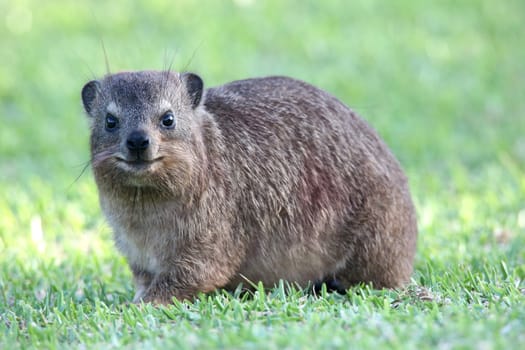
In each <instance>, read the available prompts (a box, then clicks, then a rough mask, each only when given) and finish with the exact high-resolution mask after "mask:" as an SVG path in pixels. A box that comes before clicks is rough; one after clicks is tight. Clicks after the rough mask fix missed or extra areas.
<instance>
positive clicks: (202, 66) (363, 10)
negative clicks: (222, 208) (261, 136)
mask: <svg viewBox="0 0 525 350" xmlns="http://www.w3.org/2000/svg"><path fill="white" fill-rule="evenodd" d="M175 3H176V4H175ZM242 4H245V5H242ZM0 19H1V20H0V40H1V46H2V48H1V54H0V348H1V349H16V348H24V349H26V348H38V349H42V348H68V349H69V348H81V349H85V348H100V349H108V348H139V349H142V348H148V347H152V348H213V347H221V348H264V349H267V348H268V349H272V348H273V349H277V348H279V349H280V348H297V349H299V348H350V347H351V348H372V349H374V348H397V349H409V348H413V349H415V348H417V349H424V348H439V349H456V348H460V349H463V348H471V349H506V348H520V347H523V346H525V282H524V280H525V98H524V97H525V96H524V91H525V79H524V78H525V64H524V62H525V49H524V47H523V37H524V35H525V27H524V26H523V23H525V3H524V2H523V1H521V0H507V1H489V0H486V1H485V0H465V1H461V2H457V1H451V0H444V1H439V2H438V1H435V2H416V1H408V0H406V1H395V2H394V1H386V0H385V1H379V0H375V1H374V0H371V1H368V0H367V1H364V0H363V1H351V2H350V1H278V0H274V1H264V2H263V1H246V0H244V1H240V0H237V1H222V2H219V1H217V2H211V1H210V2H206V3H205V4H203V3H202V2H193V1H189V0H188V1H177V2H170V1H161V0H151V1H148V2H146V1H144V2H138V1H137V2H124V1H111V2H106V1H90V2H87V1H86V2H82V1H45V2H43V1H36V0H26V1H0ZM101 39H103V41H104V44H105V47H106V51H107V56H108V60H109V65H110V69H111V71H118V70H131V69H148V68H154V69H162V68H165V67H167V66H169V64H170V63H171V62H173V67H174V68H176V69H178V70H184V69H188V70H192V71H194V72H197V73H199V74H200V75H201V76H202V77H203V78H204V81H205V84H207V85H217V84H221V83H224V82H227V81H230V80H234V79H239V78H245V77H251V76H261V75H270V74H285V75H290V76H293V77H296V78H300V79H303V80H306V81H309V82H311V83H313V84H315V85H317V86H319V87H321V88H323V89H325V90H328V91H330V92H331V93H333V94H334V95H336V96H338V97H339V98H340V99H341V100H343V101H345V102H346V103H347V104H349V105H350V106H352V107H353V108H355V109H356V110H357V111H359V112H360V113H361V114H362V115H363V116H364V117H365V118H366V119H367V120H369V121H370V123H371V124H372V125H374V127H375V128H376V129H377V130H378V131H379V133H380V134H381V135H382V136H383V137H384V139H385V140H386V141H387V143H388V144H389V145H390V146H391V148H392V149H393V151H394V153H395V154H396V155H397V156H398V158H399V159H400V161H401V162H402V163H403V166H404V168H405V169H406V171H407V173H408V175H409V178H410V183H411V187H412V191H413V195H414V199H415V202H416V206H417V210H418V216H419V227H420V237H419V242H418V253H417V257H416V264H415V267H416V270H415V272H414V275H413V282H412V284H411V285H410V286H409V287H408V288H407V289H406V290H400V291H374V290H370V289H368V288H367V287H362V286H361V287H356V288H353V289H351V290H350V291H349V292H348V294H347V295H337V294H322V295H321V296H315V295H311V294H308V293H305V292H304V291H301V290H298V289H295V288H293V287H291V286H288V285H286V284H283V285H282V286H280V287H278V288H275V289H272V290H269V291H268V293H265V292H263V291H262V290H258V291H257V292H255V293H254V294H253V295H251V296H250V295H239V294H238V293H234V295H229V294H226V293H223V292H217V293H216V294H213V295H209V296H202V297H201V298H200V299H198V300H197V301H195V302H194V303H186V304H180V303H177V304H174V305H173V306H171V307H162V308H154V307H152V306H149V305H143V306H135V305H129V302H130V300H131V298H132V296H133V287H132V284H131V276H130V272H129V271H128V268H127V266H126V264H125V261H124V260H123V259H122V257H121V256H120V255H119V254H118V253H117V252H116V250H115V248H114V247H113V245H112V241H111V232H110V230H109V228H108V227H107V225H106V224H105V222H104V220H103V218H102V215H101V213H100V210H99V207H98V202H97V194H96V188H95V185H94V182H93V178H92V175H91V173H90V171H86V173H85V174H84V175H83V176H81V177H80V179H79V180H78V181H75V179H76V177H77V176H78V175H79V174H80V173H81V172H82V168H83V167H84V165H85V164H86V162H87V161H88V159H89V153H88V130H87V121H86V120H85V118H84V116H83V112H82V110H81V104H80V97H79V94H80V89H81V87H82V85H83V84H84V83H85V82H86V81H88V80H89V79H91V78H93V77H94V76H100V75H103V74H104V73H105V72H106V68H105V63H104V54H103V50H102V47H101V43H100V42H101Z"/></svg>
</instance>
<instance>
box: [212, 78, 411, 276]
mask: <svg viewBox="0 0 525 350" xmlns="http://www.w3.org/2000/svg"><path fill="white" fill-rule="evenodd" d="M205 107H206V109H207V110H208V111H209V112H210V113H211V114H212V115H214V117H215V121H216V122H217V124H218V127H219V129H220V130H221V132H222V136H223V138H224V141H225V145H226V155H225V156H226V158H227V159H228V163H229V164H231V165H232V174H233V179H232V182H233V184H234V187H235V188H236V189H237V190H236V191H235V193H234V194H232V196H231V198H230V199H231V200H234V201H236V207H237V208H238V216H237V220H238V225H237V227H238V229H239V231H240V232H239V234H242V235H243V236H248V237H249V238H250V242H251V244H252V245H253V246H254V249H251V250H250V251H253V252H256V255H255V256H252V257H250V258H249V259H247V260H246V261H245V263H244V264H243V266H242V267H241V274H242V275H243V276H246V277H248V278H249V279H251V280H254V281H258V280H261V281H266V282H270V283H268V284H271V282H273V283H274V282H275V280H276V279H279V278H284V279H288V280H294V281H297V282H306V281H313V280H320V279H324V278H326V274H327V273H332V274H333V272H334V271H337V270H342V269H344V268H345V267H346V262H347V261H351V260H353V261H359V254H361V253H360V252H359V251H356V249H357V250H360V249H363V248H365V249H369V250H370V251H371V252H372V253H373V252H374V251H375V250H376V249H379V245H380V246H381V249H384V248H383V245H384V242H383V240H379V241H376V240H375V239H374V237H375V235H379V236H380V235H384V234H383V233H382V232H381V233H379V232H371V231H374V230H377V229H379V230H380V229H382V227H380V226H381V225H378V223H377V221H378V220H379V221H383V218H381V216H384V215H389V213H388V212H387V209H384V208H389V206H390V205H392V204H393V201H396V200H397V201H398V202H400V201H402V202H405V201H408V202H409V203H408V204H406V203H405V204H406V205H405V207H406V208H408V209H413V208H411V207H410V206H411V202H410V197H409V195H408V189H407V187H406V180H405V177H404V175H403V173H402V171H401V170H400V168H399V164H398V163H397V161H396V160H395V158H394V157H393V156H392V154H391V153H390V152H389V151H388V149H387V147H386V146H385V144H384V143H383V142H382V141H381V140H380V139H379V138H378V137H377V135H376V133H375V131H374V130H373V129H372V128H371V127H370V126H368V124H367V123H366V122H365V121H363V120H362V119H361V118H360V117H358V116H357V115H355V114H354V113H353V112H352V111H351V110H350V109H349V108H348V107H346V106H345V105H343V104H342V103H341V102H339V101H338V100H337V99H336V98H335V97H333V96H331V95H330V94H328V93H326V92H324V91H322V90H319V89H317V88H315V87H313V86H311V85H309V84H307V83H304V82H301V81H298V80H294V79H291V78H285V77H269V78H258V79H248V80H242V81H237V82H232V83H229V84H226V85H223V86H221V87H218V88H212V89H209V90H207V93H206V98H205ZM394 186H401V187H400V188H399V189H396V188H394ZM405 192H406V193H405ZM401 197H402V198H401ZM406 208H404V209H406ZM388 210H389V209H388ZM392 215H394V213H393V212H392ZM409 221H410V220H409ZM371 223H372V226H374V225H375V226H379V227H369V226H370V224H371ZM411 224H412V223H411V222H410V223H409V222H407V223H404V222H400V223H399V225H398V226H406V227H400V228H399V231H400V232H399V233H396V232H394V233H393V234H399V235H400V236H401V235H403V234H404V232H402V231H403V230H408V229H410V228H409V226H410V225H411ZM394 225H395V223H394ZM384 226H385V227H386V226H387V224H385V225H384ZM336 236H337V237H336ZM414 242H415V239H414ZM391 243H392V244H394V245H397V243H396V242H391ZM410 244H411V243H408V244H407V246H406V247H403V248H407V249H408V250H410V247H409V246H410ZM400 248H401V247H400ZM403 248H401V249H403ZM412 250H413V248H412ZM409 255H410V254H409ZM341 257H346V259H341ZM290 266H293V268H290ZM276 267H277V268H276ZM278 267H281V268H278ZM238 281H239V280H235V281H233V283H232V285H235V284H236V283H237V282H238ZM378 284H380V283H378ZM385 284H386V282H385Z"/></svg>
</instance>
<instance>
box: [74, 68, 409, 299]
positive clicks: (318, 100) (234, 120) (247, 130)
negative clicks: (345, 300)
mask: <svg viewBox="0 0 525 350" xmlns="http://www.w3.org/2000/svg"><path fill="white" fill-rule="evenodd" d="M201 95H202V98H201ZM82 99H83V102H84V107H85V109H86V111H87V112H88V114H89V115H90V116H91V118H90V119H91V120H92V123H91V131H92V135H91V151H92V164H93V170H94V174H95V180H96V182H97V185H98V188H99V193H100V202H101V206H102V209H103V211H104V213H105V215H106V216H107V218H108V221H109V223H110V225H111V226H112V228H113V229H114V234H115V241H116V245H117V247H118V248H119V249H120V250H121V251H122V252H123V253H124V255H125V256H126V257H127V259H128V262H129V264H130V267H131V269H132V271H133V274H134V276H135V282H136V285H137V294H136V296H135V299H134V300H135V301H141V300H142V301H145V302H157V303H170V302H171V298H172V297H176V298H178V299H191V298H193V297H194V296H195V295H196V293H198V292H209V291H212V290H215V289H217V288H228V289H232V288H235V287H236V286H237V285H238V284H239V283H241V282H245V279H248V280H250V281H253V282H258V281H262V282H263V283H264V285H266V286H272V285H274V284H275V283H277V282H278V280H279V279H284V280H288V281H291V282H297V283H299V284H300V285H306V284H307V283H309V282H315V281H323V280H330V279H334V278H335V279H336V280H337V281H339V283H340V284H341V285H342V286H343V287H344V288H347V287H349V286H350V285H352V284H355V283H358V282H371V283H372V284H373V286H374V287H379V288H381V287H398V286H401V285H403V284H405V283H406V282H408V281H409V278H410V275H411V272H412V263H413V258H414V252H415V246H416V236H417V227H416V217H415V213H414V207H413V204H412V201H411V197H410V193H409V189H408V186H407V181H406V178H405V175H404V174H403V171H402V170H401V168H400V166H399V164H398V162H397V161H396V160H395V158H394V156H393V155H392V154H391V153H390V151H389V150H388V148H387V146H386V145H385V144H384V143H383V141H381V140H380V139H379V137H378V136H377V134H376V133H375V132H374V130H373V129H372V128H371V127H370V126H368V124H367V123H366V122H365V121H363V120H362V119H361V118H359V117H358V116H357V115H356V114H355V113H354V112H352V111H351V110H350V109H349V108H348V107H346V106H345V105H343V104H342V103H341V102H339V101H338V100H337V99H336V98H334V97H332V96H331V95H329V94H327V93H326V92H323V91H321V90H319V89H317V88H315V87H313V86H311V85H308V84H306V83H304V82H301V81H297V80H294V79H290V78H285V77H268V78H260V79H248V80H243V81H237V82H232V83H229V84H226V85H223V86H220V87H216V88H210V89H207V90H202V81H201V80H200V78H198V77H197V76H195V75H193V74H177V73H170V72H153V71H145V72H131V73H119V74H115V75H109V76H106V77H105V78H104V79H102V80H100V81H93V82H90V83H88V84H86V86H85V87H84V89H83V91H82ZM108 108H109V109H110V110H109V112H111V113H112V114H113V115H115V116H116V117H117V118H119V127H118V128H117V130H115V131H111V132H108V131H107V130H105V128H104V123H105V122H104V120H105V116H106V113H107V112H108ZM166 111H172V112H173V115H174V116H175V119H176V125H175V127H174V128H173V129H170V130H166V129H163V127H161V124H160V120H161V117H162V116H163V115H164V113H165V112H166ZM136 130H142V131H144V132H145V134H146V135H147V136H148V137H149V141H150V145H149V147H148V148H147V149H146V150H145V151H144V152H141V153H140V155H139V156H137V155H136V154H134V153H133V152H130V151H129V150H128V149H127V148H126V140H127V138H128V137H129V135H130V133H131V132H132V131H136ZM137 157H140V159H139V162H135V163H131V162H132V161H134V160H136V159H137Z"/></svg>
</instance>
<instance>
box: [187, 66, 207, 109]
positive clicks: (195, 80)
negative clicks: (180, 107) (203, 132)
mask: <svg viewBox="0 0 525 350" xmlns="http://www.w3.org/2000/svg"><path fill="white" fill-rule="evenodd" d="M182 81H183V82H184V83H185V85H186V90H187V91H188V95H189V96H190V101H191V106H192V108H196V107H197V106H198V105H199V103H200V102H201V98H202V91H203V87H204V83H203V82H202V79H201V77H199V76H198V75H197V74H193V73H184V74H182Z"/></svg>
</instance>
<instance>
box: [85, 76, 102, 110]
mask: <svg viewBox="0 0 525 350" xmlns="http://www.w3.org/2000/svg"><path fill="white" fill-rule="evenodd" d="M99 90H100V83H99V82H98V81H97V80H92V81H90V82H89V83H87V84H86V85H84V87H83V88H82V103H83V104H84V109H85V110H86V112H88V113H89V112H91V110H92V109H93V102H94V101H95V99H96V98H97V93H98V91H99Z"/></svg>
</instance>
